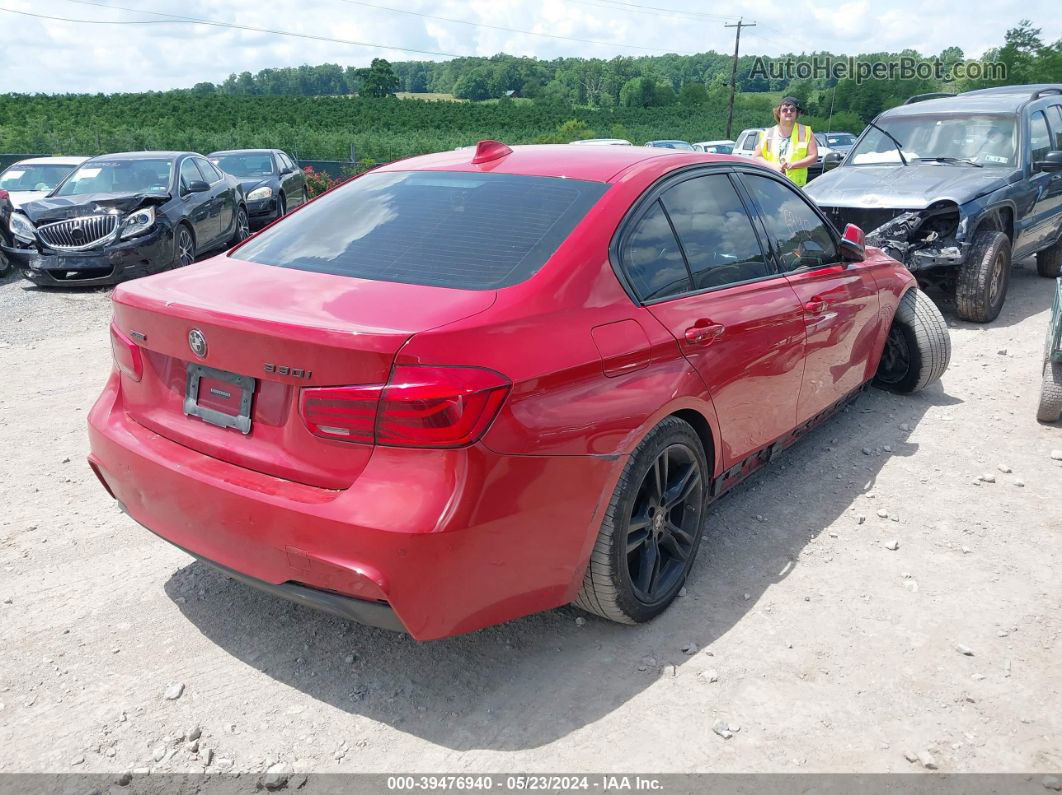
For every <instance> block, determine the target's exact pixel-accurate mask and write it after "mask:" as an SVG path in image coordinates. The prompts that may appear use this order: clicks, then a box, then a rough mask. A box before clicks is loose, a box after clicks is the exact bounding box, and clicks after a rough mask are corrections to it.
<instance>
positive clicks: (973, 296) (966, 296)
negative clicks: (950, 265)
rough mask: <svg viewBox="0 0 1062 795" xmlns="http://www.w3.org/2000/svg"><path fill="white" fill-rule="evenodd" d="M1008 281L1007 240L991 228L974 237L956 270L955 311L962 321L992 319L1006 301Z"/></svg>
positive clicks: (981, 321) (1008, 251)
mask: <svg viewBox="0 0 1062 795" xmlns="http://www.w3.org/2000/svg"><path fill="white" fill-rule="evenodd" d="M1009 281H1010V238H1008V237H1007V236H1006V235H1005V234H1003V233H1002V232H997V231H995V230H993V229H983V230H981V231H980V232H978V233H977V235H976V237H974V240H973V245H972V246H970V251H969V252H968V254H967V255H966V261H965V262H964V263H963V264H962V265H961V266H960V268H959V280H958V283H957V284H956V286H955V309H956V313H957V314H958V316H959V317H961V318H962V319H963V320H972V321H974V322H976V323H988V322H989V321H992V320H995V319H996V316H997V315H998V314H999V310H1000V309H1002V308H1003V302H1004V301H1005V300H1006V298H1007V283H1008V282H1009Z"/></svg>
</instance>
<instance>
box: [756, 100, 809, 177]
mask: <svg viewBox="0 0 1062 795" xmlns="http://www.w3.org/2000/svg"><path fill="white" fill-rule="evenodd" d="M801 110H802V108H801V107H800V101H799V100H798V99H797V98H796V97H785V98H784V99H783V100H782V101H781V103H779V105H778V107H777V108H775V109H774V118H775V120H776V121H777V122H778V124H776V125H775V126H774V127H771V128H770V129H768V130H767V131H766V132H764V133H763V134H761V135H760V140H759V141H758V142H757V143H756V149H755V150H753V152H752V159H753V160H755V161H756V162H757V163H762V164H763V165H765V166H767V167H768V168H773V169H774V170H775V171H780V172H781V173H782V174H784V175H785V176H787V177H789V179H790V180H791V181H792V182H793V184H794V185H799V186H801V187H803V186H804V184H805V183H806V182H807V181H808V166H810V165H811V164H812V163H815V162H816V161H817V160H818V159H819V147H818V144H816V143H815V136H814V135H812V134H811V128H810V127H808V126H807V125H806V124H801V123H800V122H798V121H797V118H798V117H799V116H800V111H801Z"/></svg>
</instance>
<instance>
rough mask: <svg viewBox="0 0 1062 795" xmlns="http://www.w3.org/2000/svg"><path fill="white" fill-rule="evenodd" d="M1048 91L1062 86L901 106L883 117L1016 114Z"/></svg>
mask: <svg viewBox="0 0 1062 795" xmlns="http://www.w3.org/2000/svg"><path fill="white" fill-rule="evenodd" d="M1044 89H1058V90H1059V91H1062V83H1036V84H1029V85H1023V86H997V87H996V88H982V89H978V90H976V91H966V92H964V93H962V94H956V95H954V96H951V97H938V98H936V99H926V100H923V101H921V102H912V103H911V104H909V105H900V106H899V107H896V108H891V109H889V110H886V111H884V112H883V113H882V116H887V117H889V118H895V117H897V116H927V115H937V114H941V113H963V114H967V113H988V114H991V113H996V114H998V113H1008V114H1009V113H1016V112H1017V111H1018V109H1019V108H1021V107H1022V106H1023V105H1025V104H1026V103H1027V102H1029V101H1030V100H1031V99H1032V98H1033V95H1034V94H1035V93H1036V92H1037V91H1042V90H1044ZM1052 96H1060V95H1059V94H1045V95H1044V96H1043V97H1040V99H1048V98H1050V97H1052Z"/></svg>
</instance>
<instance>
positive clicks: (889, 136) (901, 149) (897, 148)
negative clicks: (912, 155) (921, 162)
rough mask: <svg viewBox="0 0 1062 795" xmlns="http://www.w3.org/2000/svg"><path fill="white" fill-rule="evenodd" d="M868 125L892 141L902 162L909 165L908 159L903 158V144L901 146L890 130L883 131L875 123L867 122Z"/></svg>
mask: <svg viewBox="0 0 1062 795" xmlns="http://www.w3.org/2000/svg"><path fill="white" fill-rule="evenodd" d="M867 124H869V125H870V126H871V127H873V128H874V129H875V130H878V131H879V132H881V133H882V134H884V135H885V136H886V137H887V138H888V139H889V140H890V141H892V142H893V143H894V144H896V151H897V152H898V153H899V155H900V162H901V163H903V164H904V165H905V166H906V165H908V162H907V158H906V157H904V156H903V144H901V143H900V142H899V141H897V140H896V138H895V136H893V134H892V133H891V132H889V131H888V130H883V129H882V128H881V127H879V126H878V125H876V124H875V123H874V122H872V121H869V122H867Z"/></svg>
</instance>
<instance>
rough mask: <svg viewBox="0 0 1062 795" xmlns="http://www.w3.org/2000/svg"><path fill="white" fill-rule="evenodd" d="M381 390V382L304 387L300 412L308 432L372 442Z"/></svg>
mask: <svg viewBox="0 0 1062 795" xmlns="http://www.w3.org/2000/svg"><path fill="white" fill-rule="evenodd" d="M382 391H383V386H382V385H378V386H340V387H326V388H324V389H304V390H302V395H301V396H300V399H299V412H300V413H301V414H302V419H303V420H304V421H305V423H306V427H308V428H309V429H310V432H311V433H313V434H315V435H317V436H320V437H321V438H322V439H338V440H340V441H343V442H357V443H359V444H372V443H373V427H374V426H375V424H376V409H377V407H378V406H379V403H380V393H381V392H382Z"/></svg>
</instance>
